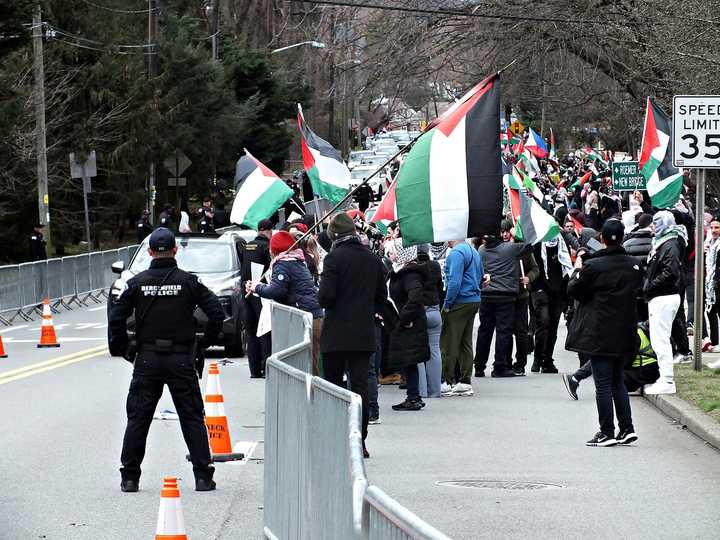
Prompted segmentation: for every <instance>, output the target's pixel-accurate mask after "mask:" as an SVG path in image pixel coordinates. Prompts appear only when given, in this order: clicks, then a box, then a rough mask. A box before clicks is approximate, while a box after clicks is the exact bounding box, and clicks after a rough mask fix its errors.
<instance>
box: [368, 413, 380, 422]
mask: <svg viewBox="0 0 720 540" xmlns="http://www.w3.org/2000/svg"><path fill="white" fill-rule="evenodd" d="M368 424H372V425H377V424H382V422H381V421H380V415H379V414H371V415H370V418H369V419H368Z"/></svg>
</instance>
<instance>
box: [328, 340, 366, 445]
mask: <svg viewBox="0 0 720 540" xmlns="http://www.w3.org/2000/svg"><path fill="white" fill-rule="evenodd" d="M371 355H372V353H371V352H358V351H346V352H345V351H334V352H326V353H323V372H324V375H325V380H326V381H328V382H331V383H333V384H334V385H336V386H340V387H343V386H344V385H343V373H345V367H346V366H347V369H348V371H349V373H350V391H351V392H355V393H356V394H358V395H359V396H360V398H361V399H362V438H363V441H364V440H365V439H366V438H367V428H368V419H369V416H370V411H369V408H368V368H369V366H370V356H371Z"/></svg>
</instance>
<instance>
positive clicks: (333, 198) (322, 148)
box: [297, 103, 350, 204]
mask: <svg viewBox="0 0 720 540" xmlns="http://www.w3.org/2000/svg"><path fill="white" fill-rule="evenodd" d="M297 121H298V129H300V136H301V144H302V158H303V166H304V168H305V172H306V173H307V175H308V177H309V178H310V184H311V185H312V189H313V193H314V194H315V196H316V197H319V198H322V199H327V200H328V201H330V202H331V203H332V204H337V203H339V202H340V201H342V200H343V199H344V198H345V196H346V195H347V194H348V193H349V191H350V169H348V168H347V165H345V162H344V161H343V160H342V156H341V155H340V152H339V151H337V150H335V148H333V147H332V145H330V143H329V142H327V141H325V140H324V139H321V138H320V137H318V136H317V135H316V134H315V133H314V132H313V130H311V129H310V128H309V127H308V126H307V124H305V118H304V117H303V113H302V107H301V106H300V104H299V103H298V118H297Z"/></svg>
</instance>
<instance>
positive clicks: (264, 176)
mask: <svg viewBox="0 0 720 540" xmlns="http://www.w3.org/2000/svg"><path fill="white" fill-rule="evenodd" d="M292 196H293V190H292V189H290V188H289V187H288V186H287V185H285V182H283V181H282V180H281V179H280V178H278V176H277V175H276V174H275V173H274V172H272V171H271V170H270V169H268V168H267V167H266V166H265V165H264V164H263V163H261V162H260V161H259V160H258V159H256V158H255V157H253V156H252V155H251V154H250V152H248V151H247V150H245V155H244V156H243V157H241V158H240V159H239V160H238V162H237V165H236V166H235V200H234V201H233V206H232V211H231V212H230V221H231V222H232V223H235V224H237V225H246V226H248V227H250V228H251V229H257V224H258V222H260V221H261V220H263V219H268V218H269V217H270V216H272V215H273V214H274V213H275V212H276V211H277V210H278V208H280V207H281V206H282V205H283V204H285V203H286V202H287V200H288V199H289V198H290V197H292Z"/></svg>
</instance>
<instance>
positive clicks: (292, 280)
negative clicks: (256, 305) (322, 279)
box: [255, 261, 323, 319]
mask: <svg viewBox="0 0 720 540" xmlns="http://www.w3.org/2000/svg"><path fill="white" fill-rule="evenodd" d="M255 292H256V293H257V295H258V296H259V297H261V298H268V299H270V300H275V301H276V302H280V303H281V304H285V305H286V306H292V307H295V308H298V309H302V310H303V311H307V312H308V313H312V316H313V318H314V319H319V318H321V317H322V315H323V312H322V308H321V307H320V304H318V299H317V288H316V287H315V282H314V281H313V278H312V276H311V275H310V271H309V270H308V268H307V266H306V265H305V263H304V262H302V261H275V263H273V269H272V278H271V279H270V283H269V284H267V285H265V284H264V283H258V285H257V287H256V288H255Z"/></svg>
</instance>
